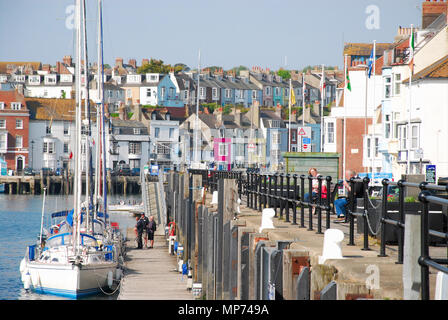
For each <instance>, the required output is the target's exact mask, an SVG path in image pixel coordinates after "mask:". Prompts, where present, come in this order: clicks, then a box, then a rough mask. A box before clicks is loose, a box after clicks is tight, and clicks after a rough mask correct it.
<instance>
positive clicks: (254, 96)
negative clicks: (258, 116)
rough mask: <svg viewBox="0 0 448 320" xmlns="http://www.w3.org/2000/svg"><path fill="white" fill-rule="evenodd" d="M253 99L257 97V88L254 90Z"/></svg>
mask: <svg viewBox="0 0 448 320" xmlns="http://www.w3.org/2000/svg"><path fill="white" fill-rule="evenodd" d="M252 99H257V90H252Z"/></svg>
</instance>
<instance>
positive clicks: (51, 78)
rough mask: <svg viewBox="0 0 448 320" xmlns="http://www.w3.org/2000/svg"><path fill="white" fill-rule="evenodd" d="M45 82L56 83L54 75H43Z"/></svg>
mask: <svg viewBox="0 0 448 320" xmlns="http://www.w3.org/2000/svg"><path fill="white" fill-rule="evenodd" d="M45 83H46V84H55V83H56V76H47V77H45Z"/></svg>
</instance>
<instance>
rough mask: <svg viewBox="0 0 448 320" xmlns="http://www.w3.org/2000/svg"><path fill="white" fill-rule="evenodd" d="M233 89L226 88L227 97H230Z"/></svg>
mask: <svg viewBox="0 0 448 320" xmlns="http://www.w3.org/2000/svg"><path fill="white" fill-rule="evenodd" d="M231 93H232V91H231V90H230V89H226V98H227V99H230V96H231Z"/></svg>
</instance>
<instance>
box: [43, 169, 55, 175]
mask: <svg viewBox="0 0 448 320" xmlns="http://www.w3.org/2000/svg"><path fill="white" fill-rule="evenodd" d="M41 171H42V175H43V176H52V175H53V169H51V168H42V169H41Z"/></svg>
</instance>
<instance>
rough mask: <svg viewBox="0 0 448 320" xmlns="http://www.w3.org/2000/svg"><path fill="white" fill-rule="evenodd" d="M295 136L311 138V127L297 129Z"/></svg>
mask: <svg viewBox="0 0 448 320" xmlns="http://www.w3.org/2000/svg"><path fill="white" fill-rule="evenodd" d="M297 135H298V136H301V137H303V136H305V137H308V138H311V127H297Z"/></svg>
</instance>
